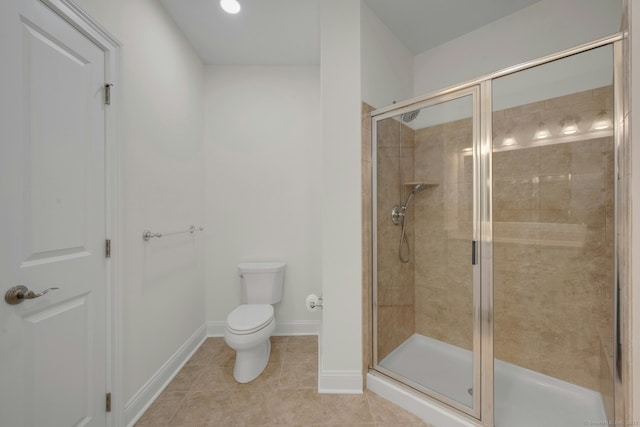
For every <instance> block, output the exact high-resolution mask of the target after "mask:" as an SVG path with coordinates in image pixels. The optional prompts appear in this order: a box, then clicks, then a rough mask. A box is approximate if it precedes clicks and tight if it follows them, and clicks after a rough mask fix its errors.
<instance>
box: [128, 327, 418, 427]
mask: <svg viewBox="0 0 640 427" xmlns="http://www.w3.org/2000/svg"><path fill="white" fill-rule="evenodd" d="M271 343H272V347H271V348H272V353H271V356H270V359H269V364H268V365H267V367H266V369H265V370H264V372H262V374H260V376H259V377H258V378H257V379H255V380H254V381H251V382H250V383H247V384H240V383H238V382H237V381H235V379H234V378H233V364H234V362H235V352H234V351H233V350H232V349H230V348H229V347H228V346H227V345H226V344H225V342H224V339H223V338H208V339H206V340H205V341H204V342H203V344H202V346H201V347H200V348H199V349H198V350H197V351H196V352H195V353H194V355H193V357H192V359H191V360H190V361H189V362H188V363H187V364H185V366H184V367H183V368H182V370H181V371H180V372H179V373H178V375H176V377H175V378H174V380H173V381H172V382H171V383H170V384H169V386H168V387H167V389H166V390H165V391H164V392H163V393H162V394H161V395H160V397H159V398H158V399H157V400H156V402H154V404H153V405H151V407H150V408H149V409H148V410H147V411H146V413H145V414H144V415H143V416H142V417H141V418H140V420H139V421H138V423H137V424H136V427H151V426H153V427H192V426H202V427H236V426H254V427H257V426H263V427H264V426H269V427H284V426H287V427H295V426H298V427H319V426H322V427H331V426H334V427H338V426H339V427H345V426H349V427H352V426H353V427H358V426H360V427H364V426H369V427H418V426H422V427H429V425H428V424H426V423H424V422H422V421H421V420H420V419H418V418H417V417H415V416H413V415H412V414H410V413H408V412H406V411H404V410H403V409H401V408H399V407H397V406H395V405H393V404H392V403H390V402H388V401H386V400H384V399H382V398H381V397H379V396H377V395H376V394H374V393H371V392H368V391H366V392H365V393H364V394H362V395H329V394H318V392H317V387H318V339H317V337H316V336H306V337H305V336H302V337H301V336H294V337H284V336H282V337H271Z"/></svg>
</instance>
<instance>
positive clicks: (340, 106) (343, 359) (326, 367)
mask: <svg viewBox="0 0 640 427" xmlns="http://www.w3.org/2000/svg"><path fill="white" fill-rule="evenodd" d="M320 29H321V35H320V39H321V41H320V46H321V50H320V79H321V84H322V90H321V93H322V95H321V96H322V184H323V188H322V292H323V295H324V298H325V299H324V309H323V317H322V336H321V343H320V351H321V354H320V358H321V359H320V362H321V365H320V372H319V385H318V387H319V389H320V391H322V392H331V391H339V392H361V391H362V371H361V366H362V298H361V295H362V238H361V235H362V215H361V211H362V208H361V204H362V196H361V189H362V186H361V173H362V172H361V170H362V169H361V168H362V165H361V130H360V128H361V125H360V116H361V103H362V92H361V78H360V72H361V68H360V55H359V54H358V53H359V52H360V0H322V1H321V12H320Z"/></svg>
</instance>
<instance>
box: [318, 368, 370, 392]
mask: <svg viewBox="0 0 640 427" xmlns="http://www.w3.org/2000/svg"><path fill="white" fill-rule="evenodd" d="M362 388H363V382H362V372H359V371H357V372H353V371H323V370H321V371H320V372H319V373H318V393H325V394H362Z"/></svg>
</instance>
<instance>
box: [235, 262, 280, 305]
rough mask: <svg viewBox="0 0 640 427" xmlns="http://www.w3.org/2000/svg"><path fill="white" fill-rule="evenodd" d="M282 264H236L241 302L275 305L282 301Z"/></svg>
mask: <svg viewBox="0 0 640 427" xmlns="http://www.w3.org/2000/svg"><path fill="white" fill-rule="evenodd" d="M286 267H287V264H286V263H284V262H246V263H241V264H238V271H239V272H240V288H241V298H242V302H243V303H245V304H275V303H277V302H280V300H282V290H283V288H284V270H285V268H286Z"/></svg>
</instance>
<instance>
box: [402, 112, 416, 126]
mask: <svg viewBox="0 0 640 427" xmlns="http://www.w3.org/2000/svg"><path fill="white" fill-rule="evenodd" d="M418 114H420V110H413V111H409V112H408V113H404V114H403V115H402V121H403V122H405V123H409V122H411V121H413V120H414V119H415V118H416V117H418Z"/></svg>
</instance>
